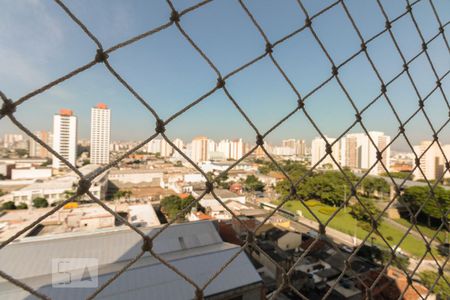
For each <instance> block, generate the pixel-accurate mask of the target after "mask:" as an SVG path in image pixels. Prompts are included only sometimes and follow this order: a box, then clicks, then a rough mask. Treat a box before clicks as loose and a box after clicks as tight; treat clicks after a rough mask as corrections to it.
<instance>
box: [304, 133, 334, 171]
mask: <svg viewBox="0 0 450 300" xmlns="http://www.w3.org/2000/svg"><path fill="white" fill-rule="evenodd" d="M326 139H327V140H326V141H325V140H324V139H323V138H321V137H317V138H315V139H313V140H312V143H311V165H312V166H315V165H316V164H317V168H331V169H337V165H336V164H335V163H334V161H333V159H332V158H331V156H330V155H327V153H326V146H327V143H328V144H330V145H331V144H332V143H333V142H334V141H335V140H336V139H334V138H329V137H326ZM331 149H332V155H333V157H334V158H335V159H336V161H337V162H339V161H340V158H341V149H340V143H339V142H337V143H335V144H334V145H333V146H332V148H331ZM325 155H326V157H325ZM323 157H325V158H324V159H322V158H323Z"/></svg>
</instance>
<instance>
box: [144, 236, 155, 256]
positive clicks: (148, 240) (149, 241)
mask: <svg viewBox="0 0 450 300" xmlns="http://www.w3.org/2000/svg"><path fill="white" fill-rule="evenodd" d="M152 248H153V240H152V239H151V238H150V237H149V236H145V237H143V238H142V251H144V252H150V251H151V250H152Z"/></svg>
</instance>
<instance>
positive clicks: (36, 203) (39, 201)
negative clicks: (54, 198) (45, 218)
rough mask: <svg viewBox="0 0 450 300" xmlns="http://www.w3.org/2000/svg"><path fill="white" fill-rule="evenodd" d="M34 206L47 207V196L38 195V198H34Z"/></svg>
mask: <svg viewBox="0 0 450 300" xmlns="http://www.w3.org/2000/svg"><path fill="white" fill-rule="evenodd" d="M33 206H34V207H36V208H41V207H47V206H48V201H47V199H45V198H42V197H38V198H35V199H33Z"/></svg>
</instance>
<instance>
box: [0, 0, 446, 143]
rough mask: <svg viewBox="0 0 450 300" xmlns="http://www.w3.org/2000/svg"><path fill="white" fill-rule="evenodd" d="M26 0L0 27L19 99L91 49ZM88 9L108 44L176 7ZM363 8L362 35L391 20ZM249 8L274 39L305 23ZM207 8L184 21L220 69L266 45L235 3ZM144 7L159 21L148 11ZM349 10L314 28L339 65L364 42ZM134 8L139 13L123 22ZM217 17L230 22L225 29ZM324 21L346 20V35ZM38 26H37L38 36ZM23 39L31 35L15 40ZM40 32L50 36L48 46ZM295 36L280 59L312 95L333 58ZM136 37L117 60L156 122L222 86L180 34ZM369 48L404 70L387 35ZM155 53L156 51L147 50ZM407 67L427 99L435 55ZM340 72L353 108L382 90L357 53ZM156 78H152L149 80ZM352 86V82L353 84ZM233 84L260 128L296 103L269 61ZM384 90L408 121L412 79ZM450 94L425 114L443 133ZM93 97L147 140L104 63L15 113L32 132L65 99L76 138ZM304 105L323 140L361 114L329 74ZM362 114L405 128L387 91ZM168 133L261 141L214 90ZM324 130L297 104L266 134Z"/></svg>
mask: <svg viewBox="0 0 450 300" xmlns="http://www.w3.org/2000/svg"><path fill="white" fill-rule="evenodd" d="M293 2H294V1H293ZM24 3H25V2H24ZM24 3H20V2H16V1H15V2H9V3H6V4H5V5H4V9H2V12H0V18H2V20H3V21H2V22H3V24H6V27H5V30H2V29H3V28H0V34H1V37H2V39H3V40H4V41H5V43H2V45H1V46H0V54H1V55H0V57H1V58H6V57H8V60H2V61H0V63H1V65H2V70H0V81H1V82H2V83H3V86H4V88H2V90H3V91H4V92H5V94H6V95H7V97H9V98H11V99H13V100H15V99H17V98H18V97H20V96H22V95H24V94H26V93H28V92H29V91H30V90H32V89H35V88H37V87H39V86H42V85H44V84H46V83H48V82H49V81H51V80H53V79H54V78H57V77H58V76H60V75H62V74H65V73H66V72H67V71H70V70H72V69H73V68H74V67H75V66H77V65H80V64H83V63H86V61H89V60H91V59H92V53H94V52H95V49H94V47H93V45H92V44H91V43H90V41H89V40H87V39H86V38H85V37H84V36H83V35H82V34H81V32H80V31H79V30H78V28H76V27H75V26H73V24H70V23H67V22H66V20H65V18H64V16H63V15H62V14H60V11H59V10H58V8H57V7H54V6H53V5H50V4H48V3H43V2H39V1H35V2H29V3H25V4H24ZM24 5H32V6H33V8H34V9H31V10H26V9H24V7H23V6H24ZM93 5H94V7H93V9H92V10H86V9H85V6H84V5H83V3H68V6H69V8H70V9H73V10H74V12H75V13H76V14H77V15H78V16H79V17H80V18H81V19H82V20H83V21H85V22H86V23H87V25H88V27H89V28H91V29H92V30H93V31H94V32H95V33H96V34H97V35H98V36H99V38H100V39H101V40H102V42H103V43H104V45H105V47H108V46H110V45H113V44H115V43H117V42H119V41H122V40H124V39H126V38H129V37H130V36H133V35H134V34H136V33H137V32H142V31H144V30H147V29H148V28H151V27H152V26H156V25H159V24H162V23H164V22H166V20H167V18H168V16H169V15H170V10H169V8H168V7H166V5H165V3H152V5H151V8H152V9H147V8H148V7H147V6H149V5H150V4H148V3H145V2H144V3H112V4H110V5H109V6H108V9H107V11H106V10H102V9H96V8H98V6H99V5H100V4H98V3H96V4H93ZM177 5H178V6H180V8H181V6H182V4H181V3H177ZM305 5H306V8H307V9H308V10H309V11H310V12H311V13H314V12H317V10H318V9H319V7H320V4H318V3H316V2H313V1H311V2H308V1H306V2H305ZM367 5H368V6H371V5H376V4H375V3H371V2H370V3H368V4H362V3H360V2H358V1H354V2H349V3H348V7H349V10H350V11H358V12H359V13H360V14H358V16H357V17H356V20H355V21H356V22H357V23H358V25H359V26H360V27H361V30H362V34H363V36H364V37H366V38H368V37H370V36H371V35H373V34H374V33H376V32H378V31H379V30H380V29H382V28H384V26H385V20H384V17H383V16H382V15H381V13H379V10H378V9H377V8H376V7H373V8H374V9H370V8H371V7H366V6H367ZM385 5H386V6H387V8H389V9H388V10H389V11H390V12H392V13H393V15H392V16H389V17H391V18H393V17H395V15H396V14H397V13H398V14H400V13H401V12H402V11H403V10H404V7H403V6H404V5H403V4H399V3H397V2H394V1H390V2H388V3H385ZM436 5H437V6H438V9H439V11H440V12H442V14H443V15H444V16H445V14H449V12H450V3H449V2H445V1H441V2H438V3H436ZM249 6H250V8H251V10H252V11H253V12H254V13H255V16H256V18H258V20H259V21H261V22H262V23H261V25H262V26H263V28H264V29H265V30H267V31H268V32H267V34H268V38H269V39H270V40H271V41H275V40H277V39H279V38H281V37H283V36H284V35H286V34H287V33H289V32H291V31H292V30H294V29H295V28H298V27H299V26H301V25H302V24H303V21H304V16H303V15H302V13H301V11H300V10H299V9H298V7H294V6H295V3H288V2H286V3H284V2H283V4H280V5H278V4H277V5H273V7H272V6H270V5H262V4H259V3H251V4H249ZM363 8H364V9H363ZM202 10H203V14H202V15H203V17H201V18H190V17H189V16H186V18H184V19H183V24H184V26H186V29H187V30H188V31H189V33H190V34H192V36H193V38H194V39H195V41H196V42H197V43H198V44H199V45H200V46H202V47H203V48H204V50H205V52H206V53H207V54H208V56H210V57H211V59H212V60H213V62H214V63H215V64H216V65H217V66H218V68H219V69H220V71H221V72H222V73H224V74H227V73H229V72H230V71H232V70H233V69H234V68H236V67H238V66H240V65H241V64H243V63H245V62H246V61H249V60H251V59H252V58H254V57H255V56H257V55H260V54H261V51H263V50H264V48H265V45H264V44H263V43H262V41H261V39H260V37H259V36H258V34H257V32H255V30H254V28H253V27H252V24H251V23H250V22H248V19H247V18H246V16H245V15H243V14H242V12H241V11H240V8H239V7H238V5H236V4H232V3H228V2H227V1H225V2H223V3H222V2H221V3H212V4H211V5H206V6H205V7H203V8H202ZM93 11H95V14H94V13H93ZM143 11H145V14H146V17H145V18H144V17H143ZM149 11H151V16H152V18H148V16H147V13H148V12H149ZM418 11H420V14H419V13H418V15H417V19H418V22H419V25H420V26H421V27H422V29H423V31H424V35H425V38H426V39H428V38H430V37H431V36H433V34H435V32H434V30H435V28H437V24H434V23H433V22H435V21H434V18H433V17H432V16H431V14H432V12H431V11H429V10H425V9H423V10H418ZM372 12H373V13H372ZM342 14H343V12H342V11H341V10H339V9H332V10H330V11H329V12H327V13H326V14H324V16H321V17H320V18H321V20H320V22H318V23H317V24H316V25H315V28H316V30H317V32H318V34H319V35H320V38H321V39H323V42H324V43H325V45H326V47H327V48H328V49H330V51H332V52H331V53H330V54H331V56H332V57H333V59H334V60H335V61H336V63H340V62H342V61H344V60H345V59H347V58H348V57H349V55H350V54H351V53H353V52H354V51H356V50H357V49H359V47H360V42H359V41H358V39H357V36H356V34H355V32H354V31H353V29H352V28H351V26H350V24H349V23H347V22H344V21H343V20H345V18H344V17H343V16H342ZM128 15H135V16H136V17H134V18H128V17H127V16H128ZM228 15H233V16H234V17H235V19H234V21H233V22H229V20H228V19H227V16H228ZM277 16H283V23H280V22H277ZM166 17H167V18H166ZM110 19H114V20H116V21H120V22H112V23H114V24H116V23H117V24H119V23H120V24H121V26H120V28H115V30H113V31H114V34H112V33H111V30H110V25H108V26H106V24H111V23H110V22H107V21H109V20H110ZM365 20H367V22H365ZM222 21H223V22H222ZM336 22H337V23H336ZM221 23H223V24H224V25H223V26H221V25H218V24H221ZM403 23H404V24H403ZM403 23H402V22H400V23H399V24H396V26H395V28H394V33H395V35H396V38H397V39H398V42H399V46H400V48H401V49H402V50H403V51H404V52H405V55H406V56H407V57H406V58H407V59H410V58H411V56H412V55H414V54H415V53H416V52H418V51H419V50H420V49H421V41H420V39H419V37H418V35H417V33H416V32H415V31H413V30H407V29H408V28H409V25H411V24H410V21H404V22H403ZM329 24H339V25H340V26H339V32H336V31H335V29H333V26H329ZM212 25H214V26H215V30H216V32H217V33H218V34H217V35H216V36H217V37H218V38H217V37H215V36H214V37H213V36H210V35H208V32H207V31H206V30H205V28H208V27H210V26H212ZM225 25H226V26H225ZM114 26H116V25H114ZM116 27H117V26H116ZM19 32H20V34H19ZM37 32H39V34H36V33H37ZM230 32H233V35H231V36H230ZM336 33H339V35H337V34H336ZM17 36H21V37H24V38H23V39H17ZM337 36H339V39H338V38H337ZM42 40H52V41H53V42H52V43H51V45H49V44H48V43H45V42H42ZM288 43H289V47H280V48H276V49H274V55H275V56H276V58H277V59H278V60H279V63H280V64H281V66H282V67H283V69H285V70H286V72H287V73H288V74H287V75H288V76H289V77H290V78H291V80H292V81H293V83H294V84H295V85H296V86H297V88H298V89H299V92H300V93H301V94H302V95H304V94H307V93H308V92H309V91H311V90H312V89H313V88H314V87H315V86H317V84H319V83H320V82H322V81H323V80H324V79H326V78H327V77H328V76H329V75H330V72H331V66H330V65H329V64H328V62H327V61H326V59H325V57H324V56H323V54H322V53H321V51H320V49H319V47H318V45H317V43H316V42H315V41H314V39H313V38H312V36H311V35H310V34H309V33H306V32H304V33H301V34H299V35H298V36H296V37H295V38H293V39H291V40H289V42H288ZM36 44H39V45H40V46H39V48H36V47H35V45H36ZM138 44H139V47H130V48H128V49H125V50H120V51H118V52H117V53H115V55H114V57H112V58H111V61H110V62H111V64H112V65H113V66H114V67H115V68H117V70H118V71H119V73H121V75H123V77H124V78H125V79H126V80H128V81H130V84H132V86H133V87H135V89H136V90H137V91H138V92H139V93H140V94H141V95H142V97H143V98H144V99H145V101H146V102H148V103H149V104H150V105H151V106H152V107H154V108H155V110H156V111H157V112H158V114H159V115H160V117H161V118H163V119H167V118H168V117H169V116H171V115H173V114H174V113H176V112H177V111H179V110H180V109H181V108H182V107H184V106H185V105H187V104H189V103H191V102H192V101H194V100H195V99H197V98H198V97H199V96H200V95H202V94H204V93H205V92H206V91H208V90H209V89H210V88H211V87H213V86H215V84H216V76H215V74H213V73H212V72H211V70H210V68H209V66H207V65H206V64H205V63H204V62H203V61H202V59H201V57H199V56H198V54H197V53H195V52H194V51H193V49H192V48H191V47H190V45H188V43H186V42H185V41H184V40H183V39H182V37H181V36H179V35H177V33H176V32H175V31H171V30H169V31H168V32H164V33H161V34H158V35H155V40H153V39H151V40H143V41H142V42H139V43H138ZM27 49H33V55H30V53H29V52H28V50H27ZM236 49H239V51H236ZM350 50H352V51H350ZM368 52H369V53H370V55H371V57H372V58H373V60H374V63H375V64H376V65H380V64H382V65H383V66H384V68H383V70H382V73H381V76H382V77H383V79H385V80H386V81H387V80H389V79H391V78H392V77H393V76H394V75H395V74H396V73H397V72H398V71H401V69H402V64H401V60H400V58H399V57H398V55H397V54H396V51H395V48H394V45H393V44H392V42H391V41H389V39H384V38H383V39H379V40H377V41H375V42H374V43H373V44H371V45H369V46H368ZM429 52H430V55H431V56H432V58H433V59H434V60H435V64H436V68H437V72H438V74H439V75H442V70H446V69H447V68H448V66H449V65H450V62H449V61H448V60H447V59H446V55H447V53H446V51H445V47H430V48H429ZM149 53H151V55H148V54H149ZM298 53H302V55H301V56H300V55H298ZM287 62H289V63H287ZM410 72H411V74H412V76H413V79H414V81H415V82H416V83H417V85H418V86H419V93H420V94H421V96H422V97H423V96H424V95H426V94H427V93H428V92H429V90H430V89H431V87H432V86H433V84H434V81H435V80H434V79H433V78H434V76H433V75H432V72H431V70H430V67H429V64H428V62H427V61H426V60H425V59H424V58H423V57H421V58H420V59H418V60H416V61H415V62H414V63H413V64H411V66H410ZM173 74H176V76H173ZM339 74H340V77H341V80H342V81H343V83H344V84H345V85H346V86H347V88H348V92H349V94H350V95H351V97H352V99H353V100H354V101H355V104H356V106H357V107H358V109H362V108H363V107H364V106H365V105H367V104H368V103H369V102H370V100H371V99H373V98H374V97H375V96H376V95H377V94H378V93H379V90H380V88H379V87H380V84H379V82H378V80H377V79H376V76H375V75H374V74H373V72H372V70H370V68H369V66H368V62H367V61H365V59H363V58H362V57H358V58H357V59H355V60H353V61H352V63H351V66H348V67H347V66H345V67H343V68H342V70H340V73H339ZM149 81H153V82H155V83H156V84H152V85H151V87H150V85H149V84H148V82H149ZM350 82H352V83H353V84H351V85H350V84H348V83H350ZM448 84H449V83H448V81H443V82H442V86H443V87H444V89H446V88H447V87H448ZM227 88H228V89H229V91H230V93H231V94H232V96H233V97H234V98H235V99H236V101H237V102H238V103H239V105H240V106H241V107H242V108H243V110H244V111H245V112H246V113H247V114H248V116H249V118H250V119H251V120H252V121H253V122H254V123H255V125H256V127H258V129H260V131H261V132H262V133H264V132H265V131H266V130H268V129H269V128H270V127H271V126H273V125H274V124H276V123H277V121H279V120H280V119H281V118H283V117H285V116H286V115H287V114H288V113H289V112H290V111H292V110H293V109H295V107H296V105H297V99H296V96H295V95H294V94H293V93H292V92H291V91H290V89H289V87H288V86H287V85H286V82H285V81H284V80H283V78H282V76H281V75H280V74H278V73H277V70H276V69H275V68H274V67H273V66H272V65H271V63H270V62H269V61H268V60H266V59H265V60H261V61H260V62H258V63H257V64H255V65H254V66H252V67H250V68H249V69H248V70H245V71H244V72H242V73H240V74H239V75H237V77H232V78H230V79H229V80H227ZM387 93H388V95H389V97H390V99H391V100H392V103H393V106H394V108H396V110H397V111H398V113H399V117H400V119H401V120H402V121H405V120H406V119H407V118H408V117H409V116H410V115H411V114H412V113H413V112H414V111H415V109H417V103H418V97H417V95H416V94H415V92H414V90H413V88H412V87H411V85H410V83H409V81H408V80H407V78H406V77H405V76H401V77H400V78H399V79H398V80H396V82H395V84H393V85H392V86H389V88H388V90H387ZM443 101H444V100H443V99H442V96H441V95H440V94H439V93H434V94H433V95H432V96H431V97H430V98H429V99H428V100H427V105H426V112H427V113H428V114H430V115H433V126H434V127H435V129H436V130H437V129H439V128H440V126H442V124H444V122H445V121H446V120H447V118H448V112H447V111H444V110H442V109H440V107H441V105H442V104H443V103H444V102H443ZM98 102H107V103H108V106H109V107H110V108H111V110H112V111H114V112H116V113H115V116H114V120H113V121H112V123H111V132H112V138H113V139H114V140H123V139H132V140H143V139H145V138H147V137H148V136H150V133H151V132H152V131H153V129H154V127H155V120H154V118H153V117H152V116H151V115H150V113H149V112H148V111H147V110H146V109H145V108H144V107H143V106H142V105H140V104H139V103H138V102H137V101H136V100H135V99H134V98H133V97H132V95H130V94H129V93H128V92H127V91H126V90H125V89H124V88H123V87H121V86H120V85H119V84H118V82H117V81H115V79H114V78H112V77H111V76H110V75H109V74H107V73H106V71H104V70H103V69H102V68H100V67H99V66H95V67H93V68H92V69H89V70H87V71H86V72H84V73H83V74H80V75H78V76H75V77H74V78H72V80H70V81H68V82H64V83H63V84H61V85H59V86H58V87H55V88H52V89H50V90H49V91H47V92H45V93H43V94H41V95H38V96H36V99H32V100H30V101H28V102H27V103H26V104H25V105H24V106H23V108H22V107H21V108H18V109H17V112H16V117H17V118H18V119H19V120H22V121H24V123H25V125H27V126H28V127H29V128H31V129H32V130H50V128H51V127H50V124H47V122H48V121H47V120H48V119H49V118H51V117H52V115H53V112H54V105H55V103H57V104H58V106H59V107H68V108H70V109H71V110H73V111H74V113H75V114H76V115H77V116H79V124H80V125H81V126H80V127H79V135H80V137H81V138H88V137H89V126H84V124H87V123H88V122H89V113H88V111H89V109H90V107H92V106H94V105H95V104H96V103H98ZM305 108H306V109H307V111H308V113H309V114H310V115H311V117H312V118H313V119H314V121H315V122H317V123H318V124H320V126H319V128H320V130H321V131H322V132H323V133H324V134H326V135H328V136H339V134H340V133H342V131H344V130H345V129H346V128H347V127H348V126H350V124H351V121H352V120H354V114H355V111H354V109H353V108H352V107H351V105H350V103H349V101H348V99H347V98H346V97H345V95H344V94H343V92H342V90H341V89H340V88H339V87H338V86H337V84H336V83H335V82H330V83H329V84H327V85H325V86H324V88H323V89H321V90H320V91H319V92H318V93H316V94H314V95H313V96H311V97H310V98H309V99H308V100H307V101H306V102H305ZM324 108H326V109H324ZM399 108H401V109H399ZM129 116H133V118H130V117H129ZM362 121H363V122H364V124H365V125H366V127H367V128H368V130H369V131H383V132H385V133H386V134H388V135H390V136H395V135H396V134H397V132H398V127H399V123H398V122H397V121H396V119H395V116H394V114H393V113H392V110H391V108H389V105H388V103H387V102H386V101H385V99H380V101H377V103H376V105H373V106H372V107H371V108H370V109H368V110H367V111H365V112H364V113H363V114H362ZM425 125H426V126H425ZM357 127H358V126H357ZM424 128H429V126H428V124H427V123H426V120H425V117H424V116H423V114H422V113H420V114H419V115H418V116H416V117H415V118H414V119H412V120H411V122H410V123H409V124H408V125H407V126H405V132H406V134H408V136H409V137H411V139H412V141H413V143H419V142H420V141H421V140H428V139H432V134H433V133H432V131H431V130H430V129H427V130H424ZM142 129H144V130H142ZM166 129H167V131H166V134H167V135H168V136H170V137H171V138H175V137H181V138H183V139H184V140H191V139H192V138H193V137H195V136H197V135H201V134H204V135H206V136H209V137H212V138H214V139H221V138H234V137H233V136H230V135H229V134H228V133H229V132H239V136H240V137H242V138H243V139H244V140H246V141H254V140H255V136H256V134H255V132H254V131H253V129H252V128H251V127H250V126H249V125H248V124H247V123H246V122H245V120H244V119H243V117H242V116H241V115H240V114H239V113H238V112H237V111H236V109H235V108H234V107H233V105H232V103H231V102H230V101H229V99H228V98H227V97H226V96H225V95H224V94H223V93H222V92H216V93H214V94H213V95H211V96H210V97H208V98H206V99H205V100H204V101H202V102H200V103H199V104H198V105H196V106H195V107H194V108H193V109H191V110H188V111H187V112H186V113H184V114H183V115H182V116H180V117H179V118H176V119H175V120H174V121H173V122H172V123H170V124H169V125H168V126H167V128H166ZM200 131H202V132H200ZM355 131H361V128H360V127H358V128H355ZM8 132H11V133H14V132H17V130H16V128H15V127H14V126H13V125H12V124H11V123H10V121H9V120H8V119H7V118H3V119H2V120H0V134H4V133H8ZM317 134H318V133H317V131H316V130H315V129H314V128H313V126H312V124H311V123H310V122H309V121H308V120H307V119H306V117H305V116H304V115H303V114H302V113H300V112H297V113H296V114H294V115H293V116H292V117H291V118H290V119H289V120H287V121H286V122H285V123H283V124H282V125H281V126H280V127H279V128H277V129H276V130H274V131H273V132H272V133H271V134H270V135H269V136H268V137H267V140H268V141H270V142H276V143H278V142H280V141H281V140H283V139H287V138H290V137H298V138H302V139H305V140H307V141H311V140H312V139H313V138H314V137H315V136H317ZM441 136H442V139H443V142H444V143H449V142H450V140H449V139H450V129H449V127H448V126H447V127H445V128H444V129H443V131H442V132H441ZM393 147H394V148H396V149H397V148H398V149H399V150H405V149H408V148H407V147H406V143H405V141H404V139H402V138H401V139H399V140H397V141H396V142H395V143H394V145H393Z"/></svg>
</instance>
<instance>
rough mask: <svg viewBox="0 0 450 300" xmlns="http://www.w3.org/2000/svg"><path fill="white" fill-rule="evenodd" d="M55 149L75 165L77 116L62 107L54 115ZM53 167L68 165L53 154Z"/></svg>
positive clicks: (58, 167) (59, 167)
mask: <svg viewBox="0 0 450 300" xmlns="http://www.w3.org/2000/svg"><path fill="white" fill-rule="evenodd" d="M53 149H54V150H55V151H56V152H57V153H58V154H59V155H61V156H62V157H63V158H64V159H66V160H67V161H68V162H69V163H71V164H72V165H74V166H75V162H76V158H77V118H76V117H75V116H74V115H73V112H72V111H71V110H68V109H61V110H60V111H59V114H56V115H54V116H53ZM52 166H53V168H54V169H61V168H64V167H67V166H66V165H65V164H64V163H63V162H62V161H61V160H60V159H59V158H57V157H56V156H54V155H53V165H52Z"/></svg>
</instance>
